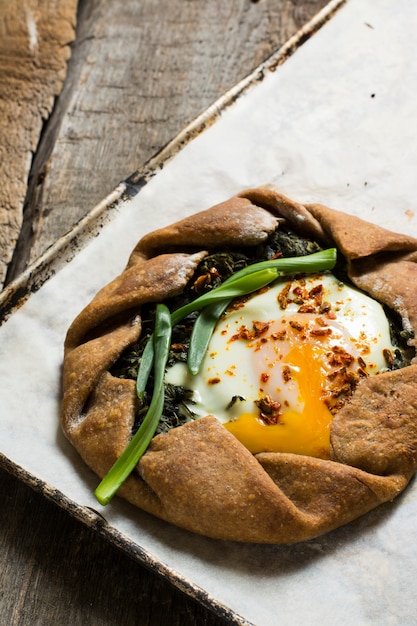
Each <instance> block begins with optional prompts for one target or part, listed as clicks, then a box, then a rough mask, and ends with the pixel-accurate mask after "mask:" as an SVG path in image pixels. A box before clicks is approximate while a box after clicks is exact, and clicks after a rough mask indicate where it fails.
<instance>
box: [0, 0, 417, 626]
mask: <svg viewBox="0 0 417 626" xmlns="http://www.w3.org/2000/svg"><path fill="white" fill-rule="evenodd" d="M416 32H417V3H416V2H415V0H395V1H394V0H349V1H348V2H347V4H346V5H345V6H344V7H343V8H342V9H341V10H340V11H339V12H338V13H337V14H336V15H335V16H334V17H333V18H332V19H331V20H330V21H329V22H328V23H327V24H326V25H324V26H323V27H322V28H321V29H320V30H319V31H318V32H317V33H316V34H315V35H314V36H313V37H311V38H310V39H309V40H308V41H306V42H305V43H304V44H303V45H302V46H301V47H300V48H299V49H298V50H297V51H296V52H295V54H294V55H293V56H291V57H290V58H289V59H288V60H287V61H286V62H285V63H284V64H283V65H282V66H280V67H278V68H277V69H276V71H275V72H269V73H267V75H266V76H265V78H264V80H263V81H262V82H259V83H258V84H256V85H255V86H253V87H251V88H250V89H249V90H248V91H247V92H245V94H244V95H243V96H241V97H240V98H239V99H238V100H237V101H236V103H235V104H233V105H232V106H230V107H228V108H227V109H226V110H225V111H224V113H223V114H222V115H221V117H220V119H219V120H218V121H217V122H216V123H215V124H214V125H212V126H210V127H209V128H208V129H207V130H206V131H205V132H203V133H202V134H200V135H199V136H198V137H197V138H195V139H194V140H193V141H191V143H189V144H188V145H187V146H186V147H185V148H184V149H183V150H182V151H181V152H179V153H178V154H177V156H176V157H175V158H174V159H173V160H172V161H171V162H169V163H167V164H166V165H165V167H164V168H163V169H162V170H161V171H160V172H158V173H157V174H156V176H155V177H154V178H152V179H151V180H150V182H149V183H148V184H147V185H146V186H145V187H144V188H143V189H142V190H141V191H140V193H139V194H138V196H137V197H135V198H134V199H133V200H131V201H129V202H125V203H124V204H123V203H122V204H120V206H119V209H118V211H117V212H116V214H115V215H114V218H113V219H112V221H111V223H110V224H109V225H107V226H106V227H104V228H103V230H102V232H101V234H100V235H99V236H98V237H97V238H95V239H94V240H93V241H92V242H91V243H90V244H89V245H88V246H87V247H86V248H85V249H84V250H83V251H81V252H80V253H79V254H78V256H77V257H76V258H75V259H74V260H73V261H71V262H70V263H69V264H68V265H67V266H66V267H64V269H62V270H61V271H60V272H59V273H58V274H57V275H56V276H55V277H53V278H51V279H50V280H49V281H48V282H47V283H46V284H45V285H44V286H43V287H42V288H41V289H40V290H39V291H38V292H37V293H35V294H34V295H32V296H31V297H30V299H29V300H28V301H27V303H26V304H25V305H24V306H23V307H22V308H21V309H19V310H18V311H17V312H15V313H14V314H13V315H12V316H11V318H10V319H9V320H8V321H7V322H6V323H5V324H4V326H3V327H2V328H1V329H0V354H1V358H0V380H1V381H2V382H1V386H2V389H1V435H0V437H1V439H0V449H1V451H2V452H3V454H4V455H6V457H8V458H9V459H10V460H11V461H13V463H16V464H17V465H19V466H21V467H23V468H25V469H26V470H27V471H29V472H30V473H31V474H33V475H34V476H36V477H39V478H41V479H42V480H44V481H45V482H46V483H47V484H48V485H51V486H52V487H53V488H56V489H58V490H60V491H61V492H62V493H63V494H64V495H65V496H67V497H68V498H69V499H70V500H73V501H75V502H76V503H78V504H80V505H85V506H89V507H93V508H95V509H96V510H98V511H99V512H100V513H101V514H102V515H104V517H105V518H106V519H107V521H108V523H109V524H110V526H111V527H113V528H115V529H117V530H118V531H120V532H121V533H123V534H124V535H125V536H126V537H127V538H128V540H130V541H131V542H132V545H138V546H140V547H141V548H143V550H144V551H145V552H146V553H148V554H150V555H152V558H153V559H155V561H156V562H158V563H161V565H162V566H164V567H165V566H166V567H168V568H170V569H171V570H173V571H174V572H176V573H177V574H178V576H179V579H183V580H185V581H189V582H190V583H192V585H196V586H198V587H199V588H201V589H203V590H205V591H206V592H207V593H208V594H209V597H210V598H212V599H214V601H215V603H219V604H220V605H224V606H225V607H228V608H229V609H230V610H232V611H234V612H236V613H237V614H238V615H240V616H242V617H243V619H244V620H247V621H249V622H252V623H254V624H257V625H259V626H269V625H271V626H275V625H276V624H280V626H290V625H291V626H292V625H298V624H308V625H309V626H310V625H316V624H319V625H320V626H327V625H330V624H332V625H333V624H337V625H338V626H343V625H349V626H351V625H353V624H354V625H355V626H368V625H369V626H370V625H371V624H372V625H374V624H378V625H379V626H398V625H401V626H407V625H410V626H411V625H414V624H416V623H417V596H416V594H415V578H416V576H417V541H416V519H417V488H416V485H415V484H412V485H410V487H409V488H408V489H407V490H406V492H405V493H404V494H403V495H402V496H400V497H399V498H398V500H396V501H395V502H394V503H392V504H389V505H385V506H383V507H381V508H380V509H378V510H377V511H374V512H372V513H371V514H369V515H367V516H365V517H363V518H361V519H360V520H358V521H357V522H355V523H352V524H350V525H348V526H346V527H344V528H342V529H339V530H337V531H335V532H333V533H331V534H329V535H327V536H324V537H322V538H319V539H317V540H313V541H309V542H306V543H303V544H299V545H295V546H257V545H239V544H234V543H228V542H218V541H212V540H209V539H205V538H201V537H197V536H194V535H192V534H189V533H186V532H184V531H181V530H179V529H176V528H174V527H172V526H170V525H168V524H165V523H163V522H160V521H158V520H156V519H154V518H152V517H151V516H148V515H146V514H144V513H142V512H141V511H138V510H135V509H133V507H130V506H129V505H127V504H126V503H123V502H120V501H118V499H115V500H114V501H113V503H112V504H110V505H109V506H108V507H106V508H101V507H100V506H99V505H98V503H97V502H96V500H95V498H94V496H93V489H94V488H95V486H96V484H97V480H96V478H95V477H94V476H93V475H92V474H91V472H90V471H89V470H88V468H86V467H85V466H84V465H83V463H82V462H81V461H80V459H79V458H78V455H77V453H76V452H75V451H74V450H73V449H72V447H71V446H70V444H69V443H68V442H67V441H66V440H65V439H64V437H63V436H62V434H61V432H60V429H59V398H60V372H61V364H62V345H63V341H64V336H65V332H66V329H67V327H68V326H69V324H70V322H71V321H72V319H73V318H74V317H75V315H76V314H77V313H78V312H79V311H80V310H81V309H82V307H83V306H85V305H86V304H87V303H88V302H89V300H90V299H91V298H92V296H93V295H94V293H95V292H96V291H97V290H98V289H99V288H100V287H101V286H103V285H104V284H106V283H107V282H108V281H110V280H111V279H112V278H113V277H114V276H115V275H116V274H118V273H119V272H120V271H121V270H122V269H123V267H124V265H125V263H126V261H127V258H128V255H129V253H130V251H131V249H132V248H133V246H134V244H135V243H136V241H137V240H138V239H139V238H140V237H141V236H142V235H143V234H145V233H146V232H148V231H150V230H153V229H155V228H156V227H160V226H162V225H164V224H168V223H170V222H172V221H174V220H176V219H178V218H180V217H183V216H185V215H189V214H191V213H193V212H195V211H197V210H200V209H204V208H207V207H209V206H210V205H212V204H213V203H216V202H218V201H221V200H224V199H226V198H227V197H229V196H231V195H232V194H234V193H235V192H238V191H240V190H242V189H244V188H246V187H251V186H255V185H261V184H264V183H273V184H275V185H277V186H278V187H279V188H280V189H281V190H282V191H283V192H284V193H286V194H288V195H290V196H291V197H293V198H294V199H296V200H299V201H309V202H311V201H318V202H322V203H324V204H327V205H329V206H331V207H333V208H336V209H341V210H344V211H346V212H350V213H352V214H355V215H359V216H361V217H363V218H365V219H368V220H370V221H373V222H376V223H379V224H381V225H383V226H386V227H388V228H390V229H392V230H395V231H398V232H405V233H410V234H412V235H414V236H417V217H416V215H415V212H416V209H417V205H416V190H417V95H416V94H417V62H416V61H417V38H416V36H415V33H416ZM126 174H129V173H128V172H127V173H126ZM16 372H18V376H16ZM162 569H163V568H162Z"/></svg>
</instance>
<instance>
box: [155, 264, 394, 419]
mask: <svg viewBox="0 0 417 626" xmlns="http://www.w3.org/2000/svg"><path fill="white" fill-rule="evenodd" d="M320 286H322V306H321V307H318V306H316V307H312V308H315V310H314V311H313V312H310V313H306V312H300V306H302V303H301V304H300V299H299V298H297V297H295V296H294V294H295V293H296V292H297V289H298V291H300V290H301V289H302V290H303V293H304V294H306V293H312V290H313V291H314V289H315V288H316V289H320V288H321V287H320ZM284 293H285V294H287V295H288V297H285V298H284V301H283V298H282V294H284ZM301 299H302V298H301ZM305 302H306V303H307V304H308V303H310V304H311V302H312V300H311V298H307V299H305ZM254 322H255V323H267V324H268V330H267V331H266V332H265V333H263V334H261V335H260V337H258V338H257V339H253V340H250V339H242V338H241V337H240V335H241V334H242V328H247V329H251V328H253V324H254ZM290 322H291V323H292V324H293V327H297V324H298V323H299V325H301V326H302V327H303V329H302V331H297V330H294V328H293V327H289V323H290ZM323 327H324V328H325V329H330V330H326V333H328V334H327V335H326V336H324V337H322V336H320V333H318V337H314V332H313V333H311V331H312V330H313V331H315V332H317V329H320V328H323ZM283 329H285V330H286V332H285V333H284V334H285V335H286V336H285V338H283V339H281V340H276V339H272V337H276V336H277V334H279V333H280V332H281V331H282V330H283ZM239 333H240V335H239ZM281 334H282V333H281ZM303 342H304V344H305V343H306V342H307V343H311V344H312V345H316V346H322V347H323V346H324V348H325V350H328V351H331V350H332V348H334V349H339V348H340V349H342V350H344V351H346V352H347V353H349V354H351V355H353V356H354V358H355V363H354V364H352V369H353V370H355V371H358V370H359V369H361V370H362V373H363V374H366V375H372V374H376V373H377V372H381V371H383V370H384V369H386V368H387V362H386V358H385V357H384V351H385V350H389V351H391V352H392V351H393V350H394V349H395V348H394V346H393V345H392V342H391V336H390V329H389V323H388V320H387V318H386V315H385V313H384V310H383V308H382V306H381V305H380V304H379V303H378V302H376V301H375V300H373V299H372V298H370V297H369V296H367V295H366V294H364V293H362V292H360V291H359V290H357V289H355V288H353V287H351V286H348V285H346V284H343V283H341V282H340V281H339V280H338V279H337V278H336V277H335V276H334V275H332V274H331V273H325V274H323V275H312V276H309V277H307V278H305V279H303V280H291V281H288V280H285V279H282V280H281V279H280V280H278V281H276V282H275V283H274V284H273V285H272V286H270V287H269V288H266V289H265V290H263V291H262V293H260V294H256V295H253V296H251V297H250V298H248V299H247V300H246V301H243V302H241V303H240V304H239V306H237V307H236V306H235V307H232V308H231V309H230V310H229V311H228V312H226V314H225V315H224V316H223V317H222V318H221V320H220V321H219V323H218V324H217V326H216V329H215V331H214V333H213V336H212V338H211V341H210V345H209V347H208V350H207V353H206V356H205V358H204V361H203V364H202V368H201V370H200V373H199V374H197V375H191V374H190V373H189V372H188V370H187V367H186V364H183V363H177V364H175V365H174V366H173V367H171V368H169V369H168V370H167V372H166V381H167V382H168V383H172V384H174V385H179V386H183V387H185V388H188V389H192V390H193V397H192V404H190V405H189V408H190V409H191V411H192V412H194V414H195V416H196V417H202V416H205V415H213V416H214V417H216V418H217V419H218V420H219V421H220V422H222V423H226V422H229V421H231V420H235V419H237V418H238V417H239V416H240V415H241V414H243V413H245V414H247V413H257V412H258V413H259V408H258V406H257V405H256V402H257V401H259V398H260V397H262V396H265V394H269V395H270V396H271V397H272V398H274V399H277V400H279V402H280V403H281V404H282V406H286V407H289V408H291V409H292V410H294V411H302V409H303V403H304V399H303V398H302V397H301V396H300V391H299V388H298V385H297V383H296V380H294V379H296V378H297V377H296V376H294V377H292V376H291V375H290V376H284V372H283V367H287V368H288V367H289V370H290V373H291V368H293V370H294V373H298V372H295V370H298V369H299V366H295V365H291V363H288V362H286V356H285V355H286V354H288V352H289V351H290V350H291V349H292V348H293V347H294V345H297V344H298V345H301V346H302V345H303ZM358 359H359V361H358ZM287 371H288V370H287ZM285 378H287V379H288V380H285ZM266 379H267V380H266Z"/></svg>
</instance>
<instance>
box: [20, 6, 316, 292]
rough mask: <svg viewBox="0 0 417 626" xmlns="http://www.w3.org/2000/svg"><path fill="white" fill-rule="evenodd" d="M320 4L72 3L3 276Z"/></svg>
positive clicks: (58, 233) (53, 236)
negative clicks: (60, 67)
mask: <svg viewBox="0 0 417 626" xmlns="http://www.w3.org/2000/svg"><path fill="white" fill-rule="evenodd" d="M325 4H326V2H325V1H323V0H321V1H315V2H308V3H305V2H300V1H293V0H267V1H265V2H257V3H254V2H251V1H250V0H232V1H231V2H223V3H218V2H214V1H211V2H195V0H169V2H168V0H164V1H163V2H158V3H155V2H154V0H142V1H141V2H137V1H136V0H126V1H125V2H114V0H101V1H99V0H90V1H84V2H82V3H81V5H80V9H79V15H78V31H77V39H76V42H75V43H74V45H73V50H72V57H71V60H70V63H69V68H68V78H67V82H66V84H65V87H64V90H63V92H62V93H61V95H60V98H59V101H58V104H57V106H56V108H55V110H54V112H53V115H52V116H51V119H50V122H49V124H48V125H47V127H46V128H45V131H44V134H43V137H42V140H41V143H40V145H39V149H38V151H37V155H36V159H35V160H34V164H33V168H32V176H31V185H30V187H29V189H28V200H27V206H26V214H25V223H24V224H23V228H22V231H21V234H20V238H19V241H18V244H17V248H16V254H15V258H14V260H13V263H12V266H11V267H10V270H9V275H8V280H10V279H12V278H13V277H15V276H16V275H17V274H18V273H20V272H21V271H22V270H23V269H24V267H25V266H26V265H27V263H30V262H31V261H33V260H34V259H35V258H36V257H38V256H39V255H40V254H42V252H43V251H44V250H45V249H46V248H47V247H48V246H49V245H50V244H51V242H53V241H55V240H56V239H58V238H59V237H60V236H62V235H63V234H65V233H66V232H67V231H68V230H70V229H71V227H72V226H73V225H74V224H75V223H76V222H77V221H78V220H79V219H80V218H81V217H83V216H84V215H85V214H86V213H87V212H88V211H89V210H90V209H91V208H92V207H93V206H94V205H95V204H96V203H97V202H99V201H100V200H102V198H104V197H105V196H106V195H107V194H108V193H109V192H110V191H112V190H113V189H114V187H115V186H116V185H117V184H118V183H119V182H120V181H121V180H122V179H125V178H127V177H128V176H129V175H130V174H131V173H132V172H134V171H135V170H136V169H138V168H139V167H140V165H141V164H143V163H145V162H146V161H147V160H148V159H149V158H150V157H151V156H152V155H154V154H155V153H156V152H157V151H158V150H160V148H161V147H162V146H164V145H165V144H166V143H167V142H168V141H169V140H170V139H171V138H172V137H173V136H175V135H176V134H177V133H178V132H179V131H180V130H181V129H182V128H183V127H184V126H185V125H186V124H187V123H188V122H189V121H191V120H192V119H193V118H195V117H196V116H197V115H198V114H199V113H201V112H202V111H203V110H205V109H206V108H207V106H209V105H210V104H211V103H212V102H213V101H215V100H216V99H217V98H218V97H219V96H220V95H221V94H222V93H224V92H225V91H226V90H227V89H229V88H230V87H232V86H233V85H234V84H235V83H236V82H237V81H238V80H240V79H241V78H243V77H244V76H246V75H247V74H248V73H249V72H250V71H252V70H253V69H254V68H255V67H256V66H257V65H258V64H259V63H260V62H261V61H263V60H264V59H265V58H267V57H268V56H269V55H270V54H271V53H272V52H273V51H274V50H275V49H277V48H278V47H279V46H280V45H281V44H282V43H283V42H285V41H286V40H287V39H288V37H289V36H290V35H292V34H293V33H294V32H296V31H297V30H298V29H299V27H300V26H302V25H303V24H304V22H305V21H306V19H307V18H308V17H312V15H314V14H315V13H316V12H317V11H318V9H319V8H321V7H322V6H324V5H325Z"/></svg>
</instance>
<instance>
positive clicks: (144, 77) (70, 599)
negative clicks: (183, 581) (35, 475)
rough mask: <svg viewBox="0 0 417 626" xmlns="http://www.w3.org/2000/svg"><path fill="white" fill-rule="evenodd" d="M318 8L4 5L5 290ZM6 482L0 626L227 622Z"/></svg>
mask: <svg viewBox="0 0 417 626" xmlns="http://www.w3.org/2000/svg"><path fill="white" fill-rule="evenodd" d="M326 4H327V0H263V1H262V0H260V1H258V2H256V1H255V0H253V1H251V0H230V1H229V2H218V1H216V0H206V1H203V0H200V1H197V0H159V2H156V1H155V0H141V1H140V2H139V1H137V0H136V1H135V0H119V1H117V0H100V1H99V0H83V2H80V3H79V6H78V7H77V2H76V0H49V1H48V2H45V1H44V0H16V2H10V1H9V0H0V183H1V184H0V284H1V285H3V286H4V285H6V284H7V283H9V282H10V281H12V280H14V279H16V278H17V277H18V276H19V275H20V274H21V272H22V271H23V270H24V269H25V268H26V267H27V266H28V264H31V263H33V262H34V261H35V260H36V259H37V258H38V257H39V255H41V254H42V253H43V252H44V251H45V250H46V249H47V248H48V247H49V246H50V245H51V244H52V243H53V242H55V241H56V240H57V239H59V238H60V237H61V236H62V235H64V234H65V233H66V232H68V231H69V230H70V229H71V228H72V227H73V226H74V225H75V224H76V222H77V221H78V220H79V219H80V218H82V217H83V216H84V215H86V214H87V213H88V212H89V211H90V210H91V209H92V208H93V207H94V206H95V205H96V204H97V203H98V202H99V201H100V200H101V199H103V198H104V197H105V196H106V195H107V194H108V193H109V192H111V191H112V190H113V189H114V188H115V187H116V185H117V184H118V183H119V181H121V180H123V179H125V178H127V177H128V176H129V175H130V174H131V173H132V172H134V171H136V170H137V169H139V168H140V167H141V166H142V165H143V164H144V163H145V162H146V161H147V160H148V159H149V158H150V157H151V156H153V155H154V154H155V153H157V152H158V150H160V149H161V148H162V147H163V146H164V145H165V144H166V143H167V142H168V141H169V140H170V139H171V138H172V137H174V136H175V135H176V134H177V133H178V132H179V131H180V130H181V129H182V128H183V127H184V126H185V125H186V124H187V123H188V122H190V121H191V120H192V119H193V118H195V117H196V116H197V115H198V114H199V113H201V112H202V111H204V110H205V109H206V108H207V106H209V105H210V104H211V103H212V102H213V101H215V100H216V99H217V98H218V97H219V96H220V95H221V94H222V93H224V92H225V91H226V90H227V89H229V88H230V87H232V86H233V85H234V84H235V83H236V82H238V81H239V80H240V79H242V78H244V77H245V76H246V75H247V74H248V73H249V72H251V70H253V69H254V68H255V67H256V66H257V65H258V64H259V63H261V62H262V61H263V60H265V59H266V58H267V57H268V56H269V55H270V54H271V53H272V52H273V51H275V50H276V49H277V48H279V47H280V45H281V44H283V43H284V42H285V41H286V40H287V39H288V38H289V37H290V36H291V35H292V34H294V33H295V32H296V31H297V30H299V28H300V27H302V26H303V25H304V24H305V23H306V22H307V21H308V20H309V19H310V18H311V17H313V16H314V15H315V14H316V13H317V12H318V11H319V10H320V9H321V8H322V7H324V6H325V5H326ZM128 252H129V251H128V250H127V251H126V254H128ZM0 484H1V495H2V503H1V507H0V590H1V595H0V624H5V625H7V626H14V625H21V626H28V625H32V624H36V625H39V626H43V625H46V624H54V625H57V626H59V625H60V624H62V625H64V624H65V626H66V625H67V624H77V625H82V624H86V625H87V624H88V625H93V624H94V626H97V625H100V624H117V625H123V626H128V625H148V626H156V625H170V626H175V625H181V626H187V625H193V624H198V625H199V626H200V625H204V624H205V625H207V626H209V625H210V626H214V625H220V624H222V623H224V622H223V621H222V619H221V618H220V617H219V616H216V615H213V614H212V613H211V612H209V611H208V610H206V609H205V608H203V607H202V606H200V605H199V604H197V603H196V602H194V601H193V600H192V599H190V598H188V597H186V596H185V595H184V594H183V593H181V592H180V591H178V590H176V589H174V588H172V587H171V586H170V585H169V583H167V582H166V581H164V580H162V579H161V578H159V577H158V576H157V575H155V574H153V573H150V572H149V571H147V570H146V569H145V568H144V567H143V566H141V565H140V564H138V563H137V562H134V561H132V560H130V558H129V557H128V556H126V554H124V553H122V552H120V551H119V550H117V549H116V548H114V547H113V546H111V545H109V544H108V543H107V542H106V541H104V540H103V539H102V538H100V537H98V536H97V535H96V534H95V533H94V532H93V531H92V530H90V529H88V528H87V527H85V526H83V525H82V524H81V523H80V522H78V521H76V520H75V519H73V518H72V517H70V516H69V515H68V513H66V512H64V511H63V510H61V509H59V508H58V507H57V506H56V505H55V504H53V503H51V502H49V501H47V500H46V499H45V498H44V497H43V496H42V495H40V494H38V493H36V492H34V491H32V490H31V489H30V488H29V487H28V486H26V485H25V484H23V483H21V482H20V481H19V480H18V479H17V478H15V477H14V476H12V475H10V474H8V473H7V472H6V471H4V470H1V471H0Z"/></svg>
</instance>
